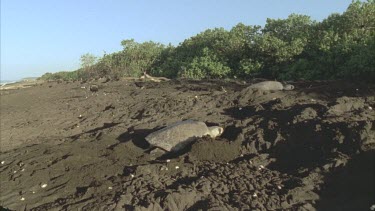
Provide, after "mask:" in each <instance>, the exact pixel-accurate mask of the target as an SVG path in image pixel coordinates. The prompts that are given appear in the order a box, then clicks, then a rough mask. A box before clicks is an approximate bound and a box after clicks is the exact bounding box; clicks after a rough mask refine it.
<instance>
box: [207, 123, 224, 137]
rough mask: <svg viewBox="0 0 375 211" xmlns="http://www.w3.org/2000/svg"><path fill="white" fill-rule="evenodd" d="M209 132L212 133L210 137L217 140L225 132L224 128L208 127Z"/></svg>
mask: <svg viewBox="0 0 375 211" xmlns="http://www.w3.org/2000/svg"><path fill="white" fill-rule="evenodd" d="M208 130H209V132H210V134H209V135H210V136H211V137H212V138H215V137H217V136H220V135H221V134H223V132H224V128H222V127H219V126H212V127H208Z"/></svg>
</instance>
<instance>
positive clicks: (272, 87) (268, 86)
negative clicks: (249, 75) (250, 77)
mask: <svg viewBox="0 0 375 211" xmlns="http://www.w3.org/2000/svg"><path fill="white" fill-rule="evenodd" d="M248 88H249V89H259V90H264V91H278V90H293V89H294V86H293V85H290V84H285V85H284V84H282V83H280V82H278V81H263V82H259V83H256V84H253V85H251V86H249V87H248Z"/></svg>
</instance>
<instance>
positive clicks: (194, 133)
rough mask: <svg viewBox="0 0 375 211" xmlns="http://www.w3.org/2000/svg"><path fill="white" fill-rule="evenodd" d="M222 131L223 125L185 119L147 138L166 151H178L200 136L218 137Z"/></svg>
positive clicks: (152, 143)
mask: <svg viewBox="0 0 375 211" xmlns="http://www.w3.org/2000/svg"><path fill="white" fill-rule="evenodd" d="M222 132H223V128H221V127H217V126H214V127H207V125H206V124H205V123H204V122H200V121H194V120H185V121H181V122H176V123H174V124H172V125H169V126H167V127H165V128H163V129H161V130H158V131H155V132H153V133H151V134H149V135H148V136H147V137H146V138H145V139H146V141H148V142H149V143H150V144H151V145H154V146H157V147H159V148H162V149H164V150H166V151H178V150H180V149H182V148H184V147H185V146H186V145H187V144H189V143H190V142H192V141H194V140H195V139H196V138H198V137H202V136H205V135H210V136H211V137H216V136H218V135H221V134H222Z"/></svg>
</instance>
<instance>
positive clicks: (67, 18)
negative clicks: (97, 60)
mask: <svg viewBox="0 0 375 211" xmlns="http://www.w3.org/2000/svg"><path fill="white" fill-rule="evenodd" d="M350 3H351V0H329V1H327V0H304V1H301V0H262V1H261V0H257V1H255V0H178V1H177V0H158V1H153V0H149V1H146V0H128V1H127V0H107V1H105V0H59V1H58V0H1V80H17V79H21V78H24V77H29V76H40V75H42V74H43V73H45V72H57V71H69V70H75V69H77V68H79V58H80V56H81V55H82V54H85V53H93V54H95V55H97V56H101V55H103V52H104V51H106V52H107V53H111V52H115V51H119V50H121V45H120V42H121V40H123V39H130V38H134V39H135V40H136V41H137V42H143V41H149V40H153V41H156V42H161V43H164V44H168V43H172V44H173V45H177V44H178V43H180V42H182V41H184V39H186V38H189V37H191V36H193V35H195V34H197V33H199V32H202V31H204V30H205V29H208V28H214V27H224V28H225V29H230V28H231V27H233V26H234V25H236V24H237V23H239V22H242V23H244V24H246V25H262V26H263V25H264V24H265V21H266V19H267V18H286V17H287V16H288V15H289V14H291V13H298V14H305V15H309V16H311V18H312V19H314V20H318V21H319V20H322V19H324V18H326V17H327V16H328V15H329V14H331V13H335V12H337V13H342V12H343V11H345V10H346V8H347V7H348V5H349V4H350Z"/></svg>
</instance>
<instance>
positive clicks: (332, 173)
mask: <svg viewBox="0 0 375 211" xmlns="http://www.w3.org/2000/svg"><path fill="white" fill-rule="evenodd" d="M254 82H255V81H247V82H243V81H230V80H226V81H219V80H215V81H192V80H171V81H168V82H160V83H156V82H142V81H135V80H122V81H110V82H107V83H99V82H91V83H80V82H63V83H57V82H44V83H38V84H35V82H34V84H22V85H20V84H13V85H15V86H13V87H12V88H9V87H10V86H4V88H3V87H2V88H1V91H0V93H1V100H0V109H1V110H0V111H1V113H0V115H1V144H0V147H1V148H0V151H1V154H0V162H1V164H0V187H1V191H0V206H1V208H2V209H9V210H315V209H317V210H369V208H370V207H371V206H372V205H373V204H375V201H374V200H375V189H374V187H375V181H374V178H375V169H374V166H375V111H374V110H373V109H374V108H375V86H374V84H359V83H358V84H354V83H351V82H346V81H329V82H328V81H321V82H294V83H292V84H293V85H294V86H295V89H294V90H292V91H250V90H249V89H246V87H248V86H249V85H250V84H252V83H254ZM91 84H96V85H98V87H99V90H98V91H97V92H91V91H90V90H89V86H90V85H91ZM5 87H8V88H5ZM22 87H28V88H22ZM185 119H195V120H199V121H203V122H205V123H206V124H207V125H210V126H212V125H218V126H222V127H224V133H223V135H222V136H220V137H217V138H215V139H212V138H210V137H203V138H199V139H198V140H197V141H196V142H194V143H193V144H191V145H190V146H188V147H187V148H186V149H184V150H183V151H181V152H179V153H177V154H169V155H167V156H165V155H164V154H163V153H164V152H162V151H151V152H150V151H149V150H148V149H149V147H150V146H149V144H148V143H147V142H146V141H145V139H144V137H145V136H147V135H148V134H150V133H151V132H153V131H156V130H158V129H160V128H162V127H165V126H167V125H169V124H172V123H174V122H177V121H181V120H185Z"/></svg>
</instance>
